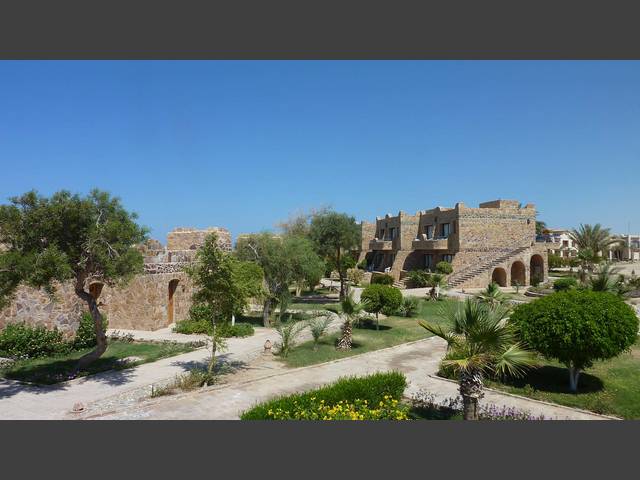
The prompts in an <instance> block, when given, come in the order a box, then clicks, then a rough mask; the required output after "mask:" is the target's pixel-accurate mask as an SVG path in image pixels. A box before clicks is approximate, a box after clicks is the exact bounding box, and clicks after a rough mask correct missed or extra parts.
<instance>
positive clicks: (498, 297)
mask: <svg viewBox="0 0 640 480" xmlns="http://www.w3.org/2000/svg"><path fill="white" fill-rule="evenodd" d="M476 298H477V299H478V301H480V302H482V303H486V304H487V305H489V306H491V307H497V306H498V305H502V304H504V303H506V301H507V297H506V295H505V294H504V293H502V290H500V286H499V285H498V284H497V283H495V282H491V283H490V284H489V285H487V288H486V289H485V290H482V291H481V292H480V293H478V294H477V295H476Z"/></svg>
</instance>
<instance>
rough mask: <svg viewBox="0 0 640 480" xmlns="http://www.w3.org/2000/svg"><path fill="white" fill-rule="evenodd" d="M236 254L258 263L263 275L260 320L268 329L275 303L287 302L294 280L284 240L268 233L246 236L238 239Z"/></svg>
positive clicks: (242, 258)
mask: <svg viewBox="0 0 640 480" xmlns="http://www.w3.org/2000/svg"><path fill="white" fill-rule="evenodd" d="M235 254H236V256H237V258H239V259H240V260H245V261H251V262H255V263H257V264H258V265H259V266H260V267H261V268H262V271H263V272H264V287H265V289H264V296H263V298H264V303H263V310H262V319H263V323H264V326H265V327H268V326H270V324H271V321H270V315H271V311H272V309H273V308H275V307H276V306H277V305H278V303H281V302H283V301H284V302H285V303H287V302H288V301H290V293H289V285H290V284H291V283H292V282H293V280H294V274H293V265H292V262H291V258H290V256H289V255H288V254H287V251H286V249H285V244H284V242H283V239H282V238H281V237H277V236H275V235H272V234H271V233H267V232H265V233H259V234H255V235H248V236H246V237H242V238H240V239H238V242H237V245H236V252H235ZM282 310H283V309H282V308H281V309H280V311H281V314H282Z"/></svg>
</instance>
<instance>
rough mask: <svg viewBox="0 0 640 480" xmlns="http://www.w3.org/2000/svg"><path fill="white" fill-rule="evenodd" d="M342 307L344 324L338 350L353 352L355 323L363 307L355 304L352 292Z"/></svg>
mask: <svg viewBox="0 0 640 480" xmlns="http://www.w3.org/2000/svg"><path fill="white" fill-rule="evenodd" d="M340 305H341V306H342V318H343V319H344V323H343V324H342V335H341V336H340V339H339V340H338V344H337V345H336V348H337V349H338V350H351V344H352V343H353V321H354V320H355V319H356V318H357V316H358V315H359V314H360V311H361V310H362V306H361V305H360V304H358V303H356V302H355V300H354V299H353V294H352V293H351V292H349V294H348V295H346V296H345V297H344V299H343V300H342V302H340Z"/></svg>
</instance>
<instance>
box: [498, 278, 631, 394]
mask: <svg viewBox="0 0 640 480" xmlns="http://www.w3.org/2000/svg"><path fill="white" fill-rule="evenodd" d="M510 321H511V322H513V323H514V324H515V325H516V326H517V328H518V330H519V332H520V336H521V338H522V340H523V341H524V342H525V343H526V345H528V346H529V347H530V348H533V349H535V350H537V351H538V352H540V353H541V354H542V355H544V356H545V357H547V358H555V359H557V360H558V361H559V362H560V363H563V364H564V365H566V366H567V367H568V368H569V370H570V375H569V378H570V388H571V390H572V391H576V390H577V387H578V376H579V374H580V371H581V370H583V369H585V368H588V367H590V366H592V365H593V362H594V361H596V360H606V359H609V358H613V357H615V356H617V355H619V354H620V353H622V352H624V351H626V350H628V349H629V348H630V347H631V345H633V344H634V343H635V342H636V340H637V339H638V317H637V316H636V313H635V312H634V310H633V308H632V307H631V306H629V305H627V304H626V303H625V302H624V301H623V300H622V299H621V298H620V297H619V296H618V295H615V294H613V293H608V292H593V291H590V290H577V289H573V290H568V291H564V292H557V293H553V294H551V295H549V296H546V297H543V298H540V299H538V300H536V301H535V302H531V303H528V304H522V305H519V306H518V307H517V308H516V309H515V310H514V312H513V314H512V315H511V320H510Z"/></svg>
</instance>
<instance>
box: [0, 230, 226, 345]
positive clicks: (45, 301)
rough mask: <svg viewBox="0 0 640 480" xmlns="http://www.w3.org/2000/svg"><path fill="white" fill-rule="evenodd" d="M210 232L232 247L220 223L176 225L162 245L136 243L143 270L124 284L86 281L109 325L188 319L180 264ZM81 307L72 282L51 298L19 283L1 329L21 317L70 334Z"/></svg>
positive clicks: (151, 326)
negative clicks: (218, 224) (189, 226)
mask: <svg viewBox="0 0 640 480" xmlns="http://www.w3.org/2000/svg"><path fill="white" fill-rule="evenodd" d="M211 232H215V233H217V235H218V244H219V245H220V247H221V248H223V249H224V250H227V251H231V235H230V234H229V231H228V230H226V229H224V228H215V227H212V228H208V229H204V230H198V229H194V228H176V229H174V230H173V231H171V232H170V233H169V234H168V235H167V246H166V247H163V246H162V245H161V244H160V242H158V241H157V240H149V241H147V242H146V243H145V244H143V245H140V247H139V248H140V251H141V253H142V254H143V256H144V273H143V274H140V275H137V276H136V277H134V278H133V279H132V280H131V281H130V282H129V283H128V284H126V285H125V286H120V287H118V286H116V287H111V286H109V285H104V284H102V283H101V282H99V281H90V282H89V284H88V285H87V288H88V289H89V291H90V292H91V294H92V295H93V296H94V297H95V298H97V300H98V305H99V308H100V311H101V312H102V313H103V314H104V315H106V317H107V320H108V322H109V327H110V328H121V329H136V330H157V329H160V328H164V327H167V326H168V325H170V324H172V323H174V322H176V321H179V320H183V319H185V318H187V315H188V312H189V308H190V307H191V294H192V286H191V283H190V281H189V278H188V276H187V275H186V273H184V271H183V269H184V267H185V265H187V264H188V263H189V262H191V261H192V260H193V258H194V255H195V252H196V250H197V249H198V247H200V246H201V245H202V244H203V242H204V239H205V238H206V236H207V235H208V234H209V233H211ZM86 309H87V307H86V304H85V303H84V302H82V301H81V300H80V299H79V298H78V297H77V296H76V295H75V293H74V290H73V285H72V284H71V283H68V284H64V285H60V286H59V287H58V289H57V294H56V298H55V299H51V298H50V297H49V296H48V295H47V294H46V293H45V292H44V291H38V290H34V289H32V288H29V287H20V288H19V289H18V291H17V292H16V298H15V300H14V301H13V302H12V304H11V305H9V306H8V307H7V308H5V309H4V310H2V311H0V328H3V327H4V326H5V325H6V324H7V323H10V322H26V323H29V324H32V325H38V324H41V325H45V326H47V327H48V328H53V327H57V328H58V329H60V330H61V331H62V332H63V333H65V334H67V335H71V334H73V332H75V330H76V328H77V326H78V321H79V318H80V315H81V314H82V312H83V311H85V310H86Z"/></svg>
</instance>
